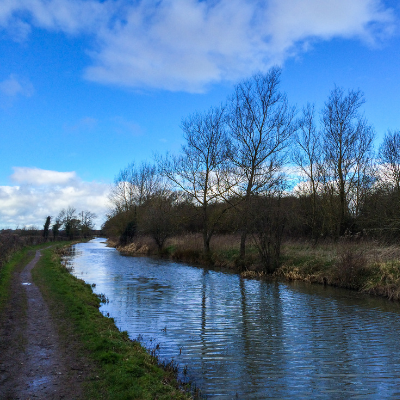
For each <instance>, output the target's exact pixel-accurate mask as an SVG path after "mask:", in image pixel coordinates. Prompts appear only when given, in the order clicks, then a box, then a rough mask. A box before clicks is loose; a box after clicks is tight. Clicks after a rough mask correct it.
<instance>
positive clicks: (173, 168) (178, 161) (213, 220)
mask: <svg viewBox="0 0 400 400" xmlns="http://www.w3.org/2000/svg"><path fill="white" fill-rule="evenodd" d="M182 130H183V134H184V138H185V140H186V144H185V145H184V146H182V153H183V154H182V155H180V156H178V157H166V158H164V159H160V160H159V164H160V167H161V170H162V173H163V174H164V175H165V176H166V177H167V178H168V179H169V180H170V181H171V182H173V184H174V186H175V187H176V188H178V189H179V190H182V191H183V192H185V193H186V194H187V195H188V196H189V197H190V199H191V200H192V201H193V202H194V204H196V205H199V206H200V209H201V212H202V222H203V244H204V251H205V253H206V254H208V253H209V252H210V240H211V237H212V235H213V233H214V230H215V227H216V225H217V223H218V221H219V220H220V218H221V216H222V215H223V213H224V211H225V210H226V209H222V211H221V212H219V213H217V215H212V214H211V213H210V205H211V204H213V203H215V202H217V201H219V200H221V196H223V195H224V194H226V193H227V192H229V190H230V186H229V184H228V182H229V181H228V180H227V177H228V175H229V167H228V154H229V141H228V136H227V134H226V128H225V109H224V108H223V107H213V108H210V109H209V110H208V111H207V112H205V113H203V114H200V113H196V114H193V115H191V116H189V117H188V118H186V119H184V120H183V122H182ZM219 211H220V210H219Z"/></svg>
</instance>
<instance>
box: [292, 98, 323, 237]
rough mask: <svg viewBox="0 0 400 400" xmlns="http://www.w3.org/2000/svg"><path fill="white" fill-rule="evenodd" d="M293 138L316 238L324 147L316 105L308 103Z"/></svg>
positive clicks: (293, 153)
mask: <svg viewBox="0 0 400 400" xmlns="http://www.w3.org/2000/svg"><path fill="white" fill-rule="evenodd" d="M293 139H294V140H293V143H294V148H293V152H292V160H293V161H294V163H295V164H296V165H297V166H298V167H299V168H300V174H301V175H302V176H303V177H304V178H305V182H302V184H301V192H302V193H305V194H306V195H307V196H310V198H311V221H310V226H311V234H312V236H313V237H314V238H315V239H316V238H317V237H318V233H319V232H318V231H317V200H318V192H319V189H320V172H321V166H322V147H321V141H320V135H319V133H318V132H317V127H316V123H315V111H314V105H311V104H307V106H306V107H304V108H303V115H302V117H301V118H300V119H299V121H298V130H297V131H296V132H295V134H294V136H293Z"/></svg>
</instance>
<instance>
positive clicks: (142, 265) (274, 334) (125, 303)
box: [70, 239, 400, 399]
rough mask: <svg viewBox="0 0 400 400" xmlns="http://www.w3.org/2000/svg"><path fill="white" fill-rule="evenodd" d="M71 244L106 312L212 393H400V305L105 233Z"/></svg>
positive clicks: (77, 265)
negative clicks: (269, 278)
mask: <svg viewBox="0 0 400 400" xmlns="http://www.w3.org/2000/svg"><path fill="white" fill-rule="evenodd" d="M75 249H76V253H75V255H74V256H72V257H71V260H70V262H71V263H72V266H73V273H74V274H75V275H76V276H77V277H79V278H81V279H84V280H85V281H86V282H87V283H90V284H92V283H95V284H96V287H95V288H94V291H95V292H96V293H103V294H105V295H106V297H107V298H108V299H109V303H107V304H104V305H102V306H101V311H102V312H103V313H104V314H106V315H107V314H109V315H110V316H111V317H113V318H114V319H115V322H116V325H117V326H118V327H119V328H120V329H121V330H126V331H128V333H129V335H130V337H131V338H132V339H136V338H137V337H138V336H140V338H141V340H142V341H143V342H144V343H145V344H146V345H147V346H149V347H153V348H154V347H155V346H156V345H157V344H159V347H160V350H159V355H160V357H161V358H162V359H164V360H166V361H170V360H171V359H173V360H174V361H175V362H177V363H178V364H179V365H180V367H181V368H180V370H181V376H183V375H182V370H183V368H184V367H185V366H187V377H188V378H189V379H191V380H194V381H195V383H196V384H197V386H198V387H200V388H201V390H202V392H203V394H205V395H206V396H207V398H209V399H236V398H239V399H270V398H279V399H282V398H283V399H293V398H326V399H347V398H360V399H382V398H400V346H399V345H398V341H399V332H400V308H399V305H398V304H397V303H391V302H389V301H387V300H384V299H376V298H372V297H369V296H366V295H361V294H358V293H355V292H351V291H346V290H339V289H333V288H325V287H322V286H318V285H308V284H303V283H297V284H287V283H270V282H263V281H256V280H245V279H242V278H240V276H238V275H236V274H231V273H227V272H220V271H215V270H211V269H204V268H198V267H193V266H189V265H186V264H182V263H174V262H171V261H166V260H159V259H155V258H149V257H124V256H121V255H120V254H119V253H118V252H117V251H116V250H115V249H113V248H108V247H106V246H105V243H104V239H95V240H93V241H91V242H89V243H81V244H78V245H76V246H75Z"/></svg>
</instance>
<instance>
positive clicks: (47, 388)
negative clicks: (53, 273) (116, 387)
mask: <svg viewBox="0 0 400 400" xmlns="http://www.w3.org/2000/svg"><path fill="white" fill-rule="evenodd" d="M40 256H41V254H40V251H37V252H36V255H35V257H34V259H33V260H32V261H31V262H30V263H29V264H27V265H26V267H25V268H24V269H23V271H22V272H21V273H18V272H15V273H14V275H13V280H12V296H11V299H10V302H9V304H8V306H7V307H6V310H5V313H4V315H3V316H2V318H1V320H0V399H2V400H3V399H24V400H27V399H68V400H69V399H80V398H82V397H83V391H82V382H83V381H84V380H85V376H86V372H87V367H88V365H85V361H84V359H83V358H82V357H81V356H80V355H78V354H77V348H76V346H75V345H74V343H73V338H71V341H70V342H69V341H66V340H65V338H61V339H60V335H59V333H58V330H57V328H58V323H57V321H55V320H54V319H53V317H52V315H51V314H50V311H49V307H48V305H47V304H46V302H45V300H44V299H43V296H42V294H41V292H40V290H39V288H38V287H37V286H36V285H35V284H34V283H33V281H32V276H31V271H32V269H33V267H34V266H35V264H36V263H37V261H38V260H39V258H40Z"/></svg>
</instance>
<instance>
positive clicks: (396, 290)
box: [114, 234, 400, 300]
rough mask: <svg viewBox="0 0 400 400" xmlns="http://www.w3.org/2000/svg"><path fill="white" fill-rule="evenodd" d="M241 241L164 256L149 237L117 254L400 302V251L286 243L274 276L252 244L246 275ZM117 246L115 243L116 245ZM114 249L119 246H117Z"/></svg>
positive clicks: (370, 244)
mask: <svg viewBox="0 0 400 400" xmlns="http://www.w3.org/2000/svg"><path fill="white" fill-rule="evenodd" d="M239 241H240V238H239V236H238V235H216V236H214V237H213V239H212V241H211V253H210V254H209V255H207V256H205V255H204V252H203V242H202V237H201V235H199V234H187V235H181V236H177V237H173V238H170V239H169V240H168V241H167V243H166V246H165V248H164V250H163V251H162V252H161V253H160V252H158V250H157V247H156V246H155V244H154V242H153V241H152V239H151V238H149V237H141V238H138V239H137V240H136V241H135V242H134V243H131V244H129V245H128V246H124V247H117V250H119V251H120V252H121V254H124V255H130V256H135V255H161V256H163V257H166V258H170V259H172V260H176V261H184V262H188V263H193V264H200V265H207V266H214V267H218V268H226V269H229V270H233V271H235V272H241V275H242V277H243V278H256V279H260V278H269V279H270V278H276V279H285V280H290V281H293V280H301V281H305V282H309V283H319V284H323V285H330V286H337V287H342V288H347V289H352V290H357V291H360V292H364V293H369V294H372V295H377V296H383V297H387V298H389V299H391V300H400V246H398V245H393V244H385V243H379V242H377V241H373V240H366V241H351V240H348V239H343V240H338V241H330V240H326V241H321V242H320V243H317V244H315V243H314V242H311V241H305V240H302V241H286V242H285V243H284V244H283V246H282V257H281V265H280V267H279V268H278V269H277V270H276V271H275V273H274V274H273V275H272V276H271V275H267V274H265V272H264V270H263V265H262V263H261V261H260V258H259V256H258V254H257V251H256V249H255V248H254V247H252V246H251V240H250V241H249V245H248V249H247V255H246V259H245V262H244V268H243V265H241V266H240V267H242V270H240V268H239V264H238V260H239ZM114 245H115V243H114ZM114 247H115V246H114Z"/></svg>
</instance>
